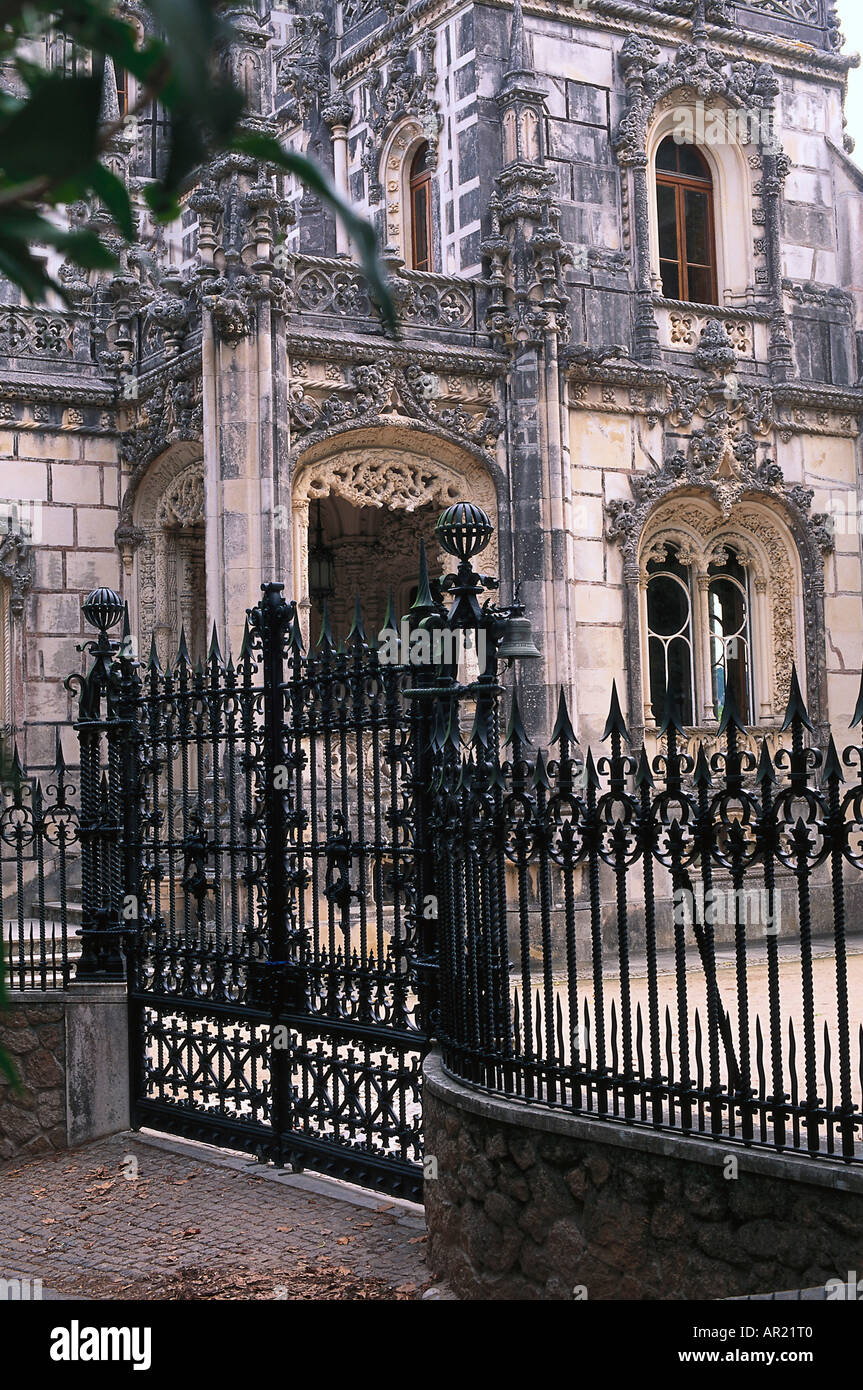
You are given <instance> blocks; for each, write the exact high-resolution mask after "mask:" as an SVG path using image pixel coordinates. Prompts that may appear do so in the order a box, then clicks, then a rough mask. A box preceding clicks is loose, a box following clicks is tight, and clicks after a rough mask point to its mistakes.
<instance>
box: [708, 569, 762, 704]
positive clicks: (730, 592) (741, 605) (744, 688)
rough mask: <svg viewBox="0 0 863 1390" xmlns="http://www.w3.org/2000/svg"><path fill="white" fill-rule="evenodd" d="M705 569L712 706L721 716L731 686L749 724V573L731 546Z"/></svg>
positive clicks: (750, 635) (751, 700)
mask: <svg viewBox="0 0 863 1390" xmlns="http://www.w3.org/2000/svg"><path fill="white" fill-rule="evenodd" d="M707 573H708V577H709V578H708V585H707V606H708V610H709V626H710V673H711V688H712V692H713V707H714V709H715V711H716V718H717V719H721V718H722V712H723V710H724V708H725V692H726V691H727V690H728V689H729V688H730V689H731V690H732V691H733V692H734V695H735V697H736V700H737V708H738V709H739V710H740V713H741V715H742V717H743V722H744V723H745V724H748V723H750V722H751V718H752V710H753V708H754V701H753V699H752V660H751V651H752V634H751V631H750V615H749V610H750V604H749V581H748V577H747V574H746V570H745V569H744V567H743V565H742V564H741V563H740V556H739V555H738V553H737V551H736V550H734V549H732V548H731V547H730V546H729V547H727V548H726V549H725V550H724V551H721V552H719V553H718V554H716V555H715V556H714V558H713V562H712V563H711V565H710V566H709V568H708V571H707Z"/></svg>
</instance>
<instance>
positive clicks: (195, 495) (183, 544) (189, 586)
mask: <svg viewBox="0 0 863 1390" xmlns="http://www.w3.org/2000/svg"><path fill="white" fill-rule="evenodd" d="M204 515H205V512H204V465H203V461H202V460H200V459H195V460H193V461H192V462H189V460H188V454H187V452H186V450H185V449H179V450H169V451H168V452H167V453H166V454H163V455H162V456H161V457H160V458H159V459H156V460H155V461H154V463H153V464H152V465H151V467H150V468H149V469H148V471H147V474H146V475H145V477H144V478H143V479H142V480H141V482H140V484H139V486H138V488H137V492H136V496H135V503H134V512H133V524H132V525H131V526H130V527H128V528H127V529H126V532H125V533H124V535H123V537H121V538H120V548H121V552H122V554H123V561H124V565H125V567H126V570H127V573H130V574H132V576H133V586H132V588H133V609H134V614H135V627H136V633H137V636H138V641H139V644H140V646H141V648H142V649H144V655H146V649H147V648H148V647H149V642H150V637H151V635H154V636H155V638H156V649H157V651H158V654H159V658H160V660H161V661H162V663H163V664H164V663H165V662H167V661H172V660H173V659H174V657H175V656H176V653H177V648H178V645H179V640H180V633H181V631H184V632H185V636H186V644H187V647H188V650H189V654H190V656H191V658H192V660H193V661H196V660H197V659H198V658H199V657H203V656H204V655H205V652H206V640H207V632H206V578H205V558H204Z"/></svg>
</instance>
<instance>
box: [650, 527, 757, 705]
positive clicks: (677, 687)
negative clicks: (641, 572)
mask: <svg viewBox="0 0 863 1390" xmlns="http://www.w3.org/2000/svg"><path fill="white" fill-rule="evenodd" d="M647 576H648V578H647V643H648V667H649V672H648V674H649V683H650V706H651V710H652V714H653V718H654V719H655V720H656V722H657V723H659V722H660V721H661V720H662V717H663V714H664V712H665V697H666V691H667V690H668V689H669V688H671V689H672V690H673V691H675V692H676V693H677V695H678V697H679V700H680V708H681V712H682V716H683V723H684V724H686V725H690V726H691V725H696V724H700V723H702V722H703V721H705V720H707V721H709V720H712V719H716V720H720V719H721V718H722V715H723V712H724V709H725V703H726V698H727V692H728V691H729V690H732V691H733V693H734V696H735V699H736V702H737V708H738V709H739V710H740V713H741V715H742V718H743V722H744V723H746V724H751V723H754V722H755V715H754V711H755V709H756V704H755V692H754V689H753V673H752V667H753V663H752V622H751V613H750V606H751V605H750V593H749V577H748V575H747V572H746V569H745V566H744V564H743V563H742V558H741V555H740V553H739V552H738V551H737V550H736V549H735V548H734V547H733V546H731V545H728V546H723V547H720V548H718V549H717V550H715V551H714V553H713V558H712V560H711V562H710V564H709V566H708V569H707V575H706V578H705V580H704V582H703V583H699V584H698V585H697V586H695V585H694V584H693V575H692V566H691V565H690V564H688V563H687V560H686V556H685V555H684V554H683V553H682V551H681V549H680V547H679V546H677V545H673V544H668V545H665V546H658V547H656V549H655V551H654V554H653V557H652V558H651V559H650V560H649V561H648V564H647ZM705 665H706V666H708V667H709V670H705V669H704V667H705Z"/></svg>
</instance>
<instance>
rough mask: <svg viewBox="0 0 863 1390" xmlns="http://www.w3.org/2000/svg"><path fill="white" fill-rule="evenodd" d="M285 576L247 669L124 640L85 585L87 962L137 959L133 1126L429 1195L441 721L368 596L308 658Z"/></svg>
mask: <svg viewBox="0 0 863 1390" xmlns="http://www.w3.org/2000/svg"><path fill="white" fill-rule="evenodd" d="M281 590H282V586H281V585H279V584H270V585H267V586H266V588H265V592H264V596H263V599H262V602H261V603H260V604H259V605H258V607H257V608H255V609H254V610H252V612H251V613H250V615H249V623H248V626H247V631H246V636H245V638H244V641H243V646H242V650H241V652H240V654H239V657H238V659H237V661H236V663H235V662H234V661H233V660H231V659H230V658H229V659H228V660H227V661H225V660H223V658H222V655H221V653H220V651H219V648H218V645H217V642H216V640H215V637H214V640H213V642H212V644H211V647H210V651H209V655H208V659H207V661H206V663H199V664H198V665H197V666H196V667H194V668H193V666H192V663H191V661H190V659H189V655H188V652H187V650H186V648H185V644H184V643H181V647H180V651H179V654H178V656H177V659H176V661H175V662H174V663H173V664H172V665H171V666H170V668H169V669H167V670H163V669H162V668H161V666H160V664H159V660H158V657H157V655H156V653H155V650H153V651H151V654H150V658H149V661H148V663H147V664H146V666H144V667H143V668H142V667H140V666H139V665H138V663H137V662H136V661H135V659H134V654H133V653H132V651H131V650H130V648H129V643H128V634H127V635H126V637H125V638H124V640H123V641H121V642H117V641H116V640H115V641H112V640H111V638H110V637H109V635H108V634H109V630H110V628H111V627H112V626H114V625H116V623H117V622H119V621H120V619H121V617H122V613H123V609H122V607H121V606H120V604H119V601H118V600H117V598H116V595H113V594H112V593H111V592H110V591H103V592H102V593H101V595H99V594H97V595H94V596H92V599H91V600H90V601H88V605H87V607H86V612H87V616H88V618H89V620H90V621H91V622H92V623H93V624H94V625H95V626H96V627H98V629H99V638H98V639H97V641H95V642H94V643H92V644H91V648H90V650H91V652H92V655H93V665H92V669H91V671H90V673H89V675H88V676H87V677H86V678H85V679H84V680H83V681H82V685H81V709H80V715H81V718H80V722H79V734H80V738H81V747H82V825H81V839H82V851H83V855H84V861H85V874H84V877H85V881H86V883H87V884H88V885H89V891H87V892H85V894H84V901H83V903H82V924H83V957H82V967H83V968H79V972H78V975H79V978H81V977H82V976H83V977H86V975H87V974H88V973H89V972H93V973H97V974H99V975H101V976H102V977H103V978H104V976H105V975H106V974H108V975H110V974H112V973H113V974H119V973H121V972H122V969H123V962H122V959H121V957H120V952H119V942H120V940H123V939H124V940H125V953H126V957H127V969H128V977H129V991H130V1056H131V1060H132V1111H133V1123H134V1124H135V1125H136V1126H150V1127H153V1128H157V1129H162V1130H168V1131H170V1132H173V1133H177V1134H182V1135H185V1136H187V1137H192V1138H195V1139H200V1140H204V1141H207V1142H210V1143H215V1144H220V1145H225V1146H228V1147H232V1148H237V1149H241V1150H245V1151H248V1152H250V1153H255V1154H257V1155H259V1156H260V1157H262V1158H270V1159H273V1160H274V1161H275V1162H276V1163H279V1164H284V1163H289V1164H292V1165H295V1166H297V1167H301V1166H303V1165H305V1164H308V1165H309V1166H310V1167H313V1168H315V1169H316V1170H318V1171H324V1172H328V1173H332V1174H335V1175H337V1176H339V1177H343V1178H346V1179H349V1180H351V1181H354V1182H358V1183H362V1184H364V1185H368V1186H371V1187H376V1188H378V1189H379V1190H381V1191H386V1192H389V1193H392V1194H399V1195H402V1196H406V1197H412V1198H415V1199H416V1198H418V1197H419V1195H420V1192H421V1178H422V1169H421V1166H420V1162H421V1135H422V1126H421V1109H420V1080H421V1077H420V1069H421V1061H422V1055H423V1049H424V1044H425V1040H426V1032H425V1020H426V1019H427V1018H428V1016H429V1013H430V1011H431V1010H432V1009H433V1007H434V1001H433V989H434V971H433V970H430V969H425V970H424V969H423V966H422V961H423V960H428V959H429V958H430V957H431V956H432V954H433V950H434V943H433V941H431V940H430V938H429V933H431V932H432V931H433V930H434V925H435V924H434V922H433V921H429V920H426V919H424V918H423V917H422V914H421V913H419V912H418V910H417V905H418V903H421V902H422V901H423V873H424V858H425V850H424V846H423V842H422V833H423V827H422V821H421V817H420V816H418V814H417V810H416V802H417V799H416V796H415V791H416V785H417V778H418V776H420V775H422V774H421V764H422V759H421V757H418V756H417V749H418V748H419V747H420V746H421V744H422V742H423V740H422V738H421V730H420V726H421V723H422V720H423V718H424V717H425V716H424V714H423V712H422V709H421V707H420V706H419V705H417V704H416V703H415V702H414V703H413V704H412V703H411V701H410V700H409V699H407V698H406V685H407V682H408V672H407V669H406V668H405V667H404V666H402V665H397V664H392V663H389V664H388V663H386V662H385V661H384V660H382V658H381V654H380V652H379V651H378V650H377V649H376V647H374V646H372V645H370V644H369V642H368V641H367V639H366V635H365V633H364V630H363V623H362V617H361V615H360V611H359V607H358V608H357V616H356V620H355V622H354V626H353V628H352V630H351V633H350V635H349V637H348V639H347V641H346V643H345V644H344V645H343V646H341V647H339V648H338V649H336V647H335V644H334V643H333V641H332V638H331V636H330V634H329V630H328V629H327V628H326V627H325V631H324V633H323V636H322V639H321V641H320V642H319V644H318V645H317V646H316V647H315V648H314V649H313V650H312V651H311V652H310V653H306V652H305V651H304V650H303V644H302V640H301V635H300V627H299V622H298V619H297V611H296V606H295V605H294V604H293V603H287V602H286V601H285V599H284V598H283V596H282V592H281Z"/></svg>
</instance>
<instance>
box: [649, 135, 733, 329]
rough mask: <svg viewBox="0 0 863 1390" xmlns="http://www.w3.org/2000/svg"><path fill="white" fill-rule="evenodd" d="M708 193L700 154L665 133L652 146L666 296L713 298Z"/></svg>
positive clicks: (706, 173) (706, 167) (713, 253)
mask: <svg viewBox="0 0 863 1390" xmlns="http://www.w3.org/2000/svg"><path fill="white" fill-rule="evenodd" d="M713 195H714V189H713V178H712V175H711V173H710V167H709V165H708V164H707V161H706V160H705V158H704V156H703V155H702V154H701V153H700V152H699V151H698V149H697V148H696V147H695V145H692V144H686V143H683V144H678V142H677V140H676V139H675V138H674V136H672V135H669V136H668V138H667V139H665V140H663V142H662V144H661V145H660V146H659V149H658V150H657V152H656V204H657V208H656V211H657V224H658V229H659V273H660V276H661V278H662V293H663V295H664V296H665V298H666V299H681V300H685V301H687V302H688V303H691V304H716V303H718V295H717V276H716V232H715V212H714V203H713Z"/></svg>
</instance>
